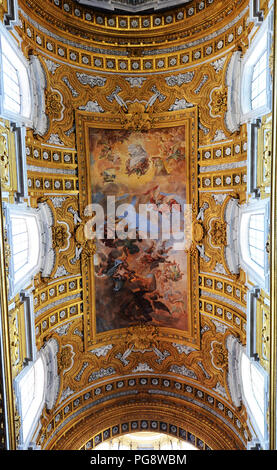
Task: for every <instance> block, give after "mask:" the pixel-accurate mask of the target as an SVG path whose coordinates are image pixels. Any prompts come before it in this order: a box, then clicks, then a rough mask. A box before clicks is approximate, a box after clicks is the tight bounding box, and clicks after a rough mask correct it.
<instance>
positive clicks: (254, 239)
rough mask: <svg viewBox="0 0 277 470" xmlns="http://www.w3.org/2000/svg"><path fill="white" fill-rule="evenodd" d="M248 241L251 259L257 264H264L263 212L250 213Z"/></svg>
mask: <svg viewBox="0 0 277 470" xmlns="http://www.w3.org/2000/svg"><path fill="white" fill-rule="evenodd" d="M248 241H249V251H250V256H251V259H252V261H253V262H254V263H256V264H257V266H258V267H259V268H261V269H264V266H265V220H264V214H263V213H261V214H252V215H250V217H249V228H248Z"/></svg>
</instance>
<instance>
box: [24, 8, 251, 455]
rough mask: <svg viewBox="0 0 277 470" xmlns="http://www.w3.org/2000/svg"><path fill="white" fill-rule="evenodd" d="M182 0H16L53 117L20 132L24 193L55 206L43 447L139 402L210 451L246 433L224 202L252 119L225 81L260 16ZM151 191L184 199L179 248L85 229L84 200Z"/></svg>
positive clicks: (93, 437)
mask: <svg viewBox="0 0 277 470" xmlns="http://www.w3.org/2000/svg"><path fill="white" fill-rule="evenodd" d="M165 3H167V2H165ZM182 3H185V4H184V5H182V6H180V7H179V6H178V8H177V9H174V10H172V11H170V12H168V11H167V12H165V13H164V12H160V13H154V14H151V15H142V16H137V17H136V16H134V15H132V16H122V18H121V17H120V15H112V14H108V13H99V12H96V11H94V10H92V9H90V8H89V7H88V6H86V5H81V4H80V5H77V4H76V2H72V1H71V2H69V1H68V2H66V1H62V0H57V1H52V0H47V1H46V2H44V4H43V6H42V4H41V2H38V1H36V0H28V2H25V1H23V0H20V1H19V6H20V22H21V23H20V26H19V27H18V28H17V32H18V34H19V35H20V37H21V39H22V50H23V52H24V54H25V55H26V57H30V58H32V57H36V58H38V60H39V62H40V64H41V67H42V70H43V77H44V79H45V90H43V92H44V100H45V110H46V115H47V125H46V127H45V129H44V131H43V132H40V133H35V132H32V131H28V132H27V138H26V157H27V165H28V187H29V195H30V201H31V205H32V206H33V207H37V205H38V204H40V203H42V202H46V203H47V204H48V206H49V208H50V210H51V213H52V218H53V225H52V242H53V248H54V249H55V254H56V258H55V266H54V269H53V272H52V273H51V276H50V278H43V277H42V276H38V277H37V279H36V280H35V292H34V305H35V326H36V342H37V347H38V349H39V348H41V347H42V346H43V344H44V343H45V342H46V341H47V340H49V339H50V338H53V339H55V340H56V341H57V344H58V346H59V349H58V366H59V374H60V391H59V395H58V397H57V400H56V405H55V407H54V409H53V410H51V411H49V410H47V409H45V410H44V413H43V417H42V420H41V428H40V429H39V431H38V436H37V442H38V444H40V445H41V446H42V448H52V449H55V448H63V446H66V445H67V444H66V442H68V443H69V442H71V439H72V442H73V441H74V442H75V443H76V445H78V448H90V447H91V446H94V445H96V443H97V442H98V441H97V439H98V440H99V439H104V434H103V433H104V431H105V433H106V434H105V435H106V436H111V435H112V434H113V432H115V431H113V428H114V429H117V430H118V429H120V430H121V432H127V431H130V426H131V423H132V422H135V421H136V419H135V417H134V413H133V412H132V406H133V409H134V410H136V412H137V413H142V414H141V419H140V420H138V419H137V425H136V426H138V427H139V426H142V422H143V421H142V420H143V419H144V420H145V422H146V424H144V426H148V427H152V429H154V426H161V425H162V423H163V424H164V425H165V426H167V429H169V427H170V426H171V425H172V419H171V418H172V417H173V416H174V417H175V418H176V419H177V422H178V423H179V424H178V426H179V427H178V431H177V428H176V430H175V431H176V432H178V433H179V434H178V435H181V433H182V432H183V433H187V434H186V438H187V439H190V438H189V437H188V436H192V437H191V439H190V440H192V439H194V440H195V442H196V441H197V442H198V441H199V442H201V443H202V444H203V443H204V444H203V445H204V446H206V447H207V448H209V447H211V448H214V447H215V446H216V444H215V442H218V443H221V445H223V446H224V445H225V447H226V448H236V449H237V448H244V447H245V445H246V442H247V440H249V439H250V438H251V431H250V430H249V427H248V421H247V414H246V411H245V408H244V406H243V405H241V406H240V407H236V406H235V405H234V403H233V402H232V397H231V394H230V388H229V379H228V377H229V375H228V374H229V372H230V370H229V363H228V347H227V343H228V341H227V338H228V337H229V336H230V335H231V336H232V337H234V338H237V339H238V340H239V341H240V342H241V343H242V345H245V341H246V294H247V288H246V286H245V275H244V273H243V271H242V270H240V271H239V272H237V273H234V272H232V271H231V270H230V267H229V264H228V260H227V258H226V247H227V246H228V237H227V228H228V221H227V220H226V209H227V207H228V204H231V203H233V201H237V203H243V202H244V201H245V197H246V174H247V168H246V159H247V136H246V128H245V126H241V128H240V130H238V131H237V132H235V133H231V132H230V130H229V129H228V126H227V123H226V112H227V105H228V86H227V84H226V79H225V78H226V72H227V70H228V66H229V63H230V60H231V57H232V54H233V53H234V52H235V51H241V53H243V52H244V51H245V50H246V49H247V46H248V34H249V33H250V31H251V28H252V26H253V24H252V23H251V22H250V21H249V9H248V2H246V1H241V0H240V1H238V0H236V1H235V0H234V1H232V2H228V5H227V6H226V4H225V5H223V3H222V2H220V1H216V0H214V1H213V2H212V1H211V0H209V1H206V2H200V3H199V2H194V1H191V2H182ZM187 3H188V4H187ZM201 4H203V5H204V6H203V8H202V7H201V8H200V5H201ZM77 11H78V13H77ZM227 17H228V20H227V19H226V18H227ZM100 18H101V20H100ZM123 19H124V21H125V22H126V23H125V26H124V25H123V23H121V20H123ZM158 19H159V21H158ZM112 20H113V21H112ZM134 20H135V21H137V23H136V25H135V23H134ZM91 38H93V39H91ZM138 150H139V151H138ZM132 152H133V153H132ZM132 158H133V161H132ZM134 162H135V163H134ZM148 194H150V195H151V197H152V199H153V201H154V202H157V200H158V199H159V198H160V197H161V195H162V196H163V197H164V194H167V195H168V194H169V195H170V198H171V200H174V201H175V202H176V201H177V202H178V201H179V202H180V201H184V200H186V201H188V202H189V203H190V204H191V205H192V222H193V231H192V244H191V246H190V247H189V249H188V250H186V251H185V250H184V251H181V252H180V253H177V254H175V256H173V255H172V254H171V252H170V248H168V247H167V250H168V251H167V252H166V250H165V247H164V246H161V247H160V246H157V244H155V243H153V244H149V243H148V242H149V241H147V242H145V241H143V242H137V241H135V242H134V243H127V242H126V243H125V242H122V241H120V243H119V241H118V240H117V239H115V240H113V241H112V242H111V243H110V244H105V243H102V242H99V243H98V244H95V243H94V242H93V241H92V240H87V239H86V237H85V235H84V233H85V232H84V230H85V225H86V223H87V222H88V220H89V217H90V216H91V214H90V216H88V214H87V213H86V207H87V206H88V204H90V203H91V202H92V201H93V200H96V199H97V198H98V199H99V198H100V199H101V198H102V197H104V196H108V195H109V196H111V195H112V196H124V197H125V199H126V201H128V202H130V201H132V200H134V199H135V203H134V204H135V205H136V204H138V203H139V202H142V201H145V200H146V199H147V195H148ZM153 201H152V202H153ZM118 260H119V261H120V265H121V270H120V271H118V269H112V268H115V261H118ZM117 266H118V265H117ZM176 267H177V268H178V269H177V268H176ZM109 269H112V270H111V271H109ZM116 273H117V274H116ZM177 286H178V289H177ZM177 294H178V295H177ZM147 312H148V313H147ZM161 401H162V402H163V406H164V411H163V412H162V411H161V410H160V409H159V403H160V402H161ZM132 403H133V405H132ZM143 413H144V414H143ZM178 416H182V420H183V421H182V420H181V418H180V419H178ZM197 416H198V421H197ZM211 416H213V420H214V421H213V422H214V423H216V425H215V429H214V430H213V431H212V432H211V429H212V428H213V424H212V423H211V422H210V420H211ZM137 418H138V415H137ZM86 422H87V423H90V428H89V425H88V424H86ZM182 422H183V425H182ZM184 422H185V423H187V428H186V429H184ZM93 423H94V424H95V426H94V427H93ZM151 423H152V424H151ZM153 423H154V424H153ZM197 423H198V424H197ZM91 426H92V427H91ZM123 426H125V428H124V427H123ZM126 426H127V427H126ZM134 426H135V425H134ZM92 428H93V430H92ZM124 429H125V431H124ZM133 429H135V427H134V428H133ZM160 429H162V428H161V427H160ZM170 429H171V428H170ZM115 433H116V432H115ZM74 436H75V437H74ZM76 436H77V437H78V438H77V437H76ZM97 436H98V437H97ZM99 436H100V437H99ZM220 436H221V437H220ZM107 438H108V437H107ZM223 441H224V444H223ZM202 444H200V443H199V447H200V448H201V445H202ZM68 445H69V444H68ZM74 445H75V444H74Z"/></svg>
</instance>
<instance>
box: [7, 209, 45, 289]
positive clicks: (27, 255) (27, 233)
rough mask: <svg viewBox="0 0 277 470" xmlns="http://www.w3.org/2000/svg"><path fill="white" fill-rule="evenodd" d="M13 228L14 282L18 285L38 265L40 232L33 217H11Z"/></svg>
mask: <svg viewBox="0 0 277 470" xmlns="http://www.w3.org/2000/svg"><path fill="white" fill-rule="evenodd" d="M11 228H12V253H13V269H14V282H15V283H17V282H18V281H19V280H20V279H21V278H23V277H24V276H26V274H27V273H28V272H29V271H32V269H33V268H34V266H37V265H38V262H39V230H38V226H37V220H36V217H35V216H33V215H29V216H27V215H25V216H20V215H15V216H11ZM31 245H32V246H31Z"/></svg>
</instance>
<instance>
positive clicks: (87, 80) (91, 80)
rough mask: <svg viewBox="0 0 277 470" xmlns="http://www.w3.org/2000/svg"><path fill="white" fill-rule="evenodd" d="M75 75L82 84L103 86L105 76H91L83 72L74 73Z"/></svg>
mask: <svg viewBox="0 0 277 470" xmlns="http://www.w3.org/2000/svg"><path fill="white" fill-rule="evenodd" d="M76 76H77V78H78V80H79V82H80V83H82V85H89V86H90V87H91V88H94V87H95V86H101V87H102V86H104V85H105V83H106V78H103V77H93V76H92V75H87V74H85V73H79V72H77V73H76Z"/></svg>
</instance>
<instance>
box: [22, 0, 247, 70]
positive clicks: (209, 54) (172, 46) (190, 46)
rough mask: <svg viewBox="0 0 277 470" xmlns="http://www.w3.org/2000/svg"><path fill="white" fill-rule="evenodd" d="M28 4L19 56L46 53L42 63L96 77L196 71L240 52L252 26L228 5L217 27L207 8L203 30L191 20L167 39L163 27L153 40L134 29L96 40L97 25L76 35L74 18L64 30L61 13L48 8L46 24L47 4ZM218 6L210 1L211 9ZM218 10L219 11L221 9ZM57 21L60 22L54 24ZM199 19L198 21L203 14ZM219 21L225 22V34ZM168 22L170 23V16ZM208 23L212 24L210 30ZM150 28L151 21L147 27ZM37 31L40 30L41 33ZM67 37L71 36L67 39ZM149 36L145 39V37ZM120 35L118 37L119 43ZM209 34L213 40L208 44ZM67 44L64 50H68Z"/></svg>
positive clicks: (108, 33) (244, 8) (152, 35)
mask: <svg viewBox="0 0 277 470" xmlns="http://www.w3.org/2000/svg"><path fill="white" fill-rule="evenodd" d="M31 1H32V5H31V4H30V3H29V2H28V3H29V5H30V7H31V10H30V9H29V8H28V7H27V6H26V4H24V5H22V9H21V10H20V12H21V14H20V20H21V23H20V27H18V33H19V34H20V35H21V36H22V39H23V43H22V49H23V51H24V52H25V54H26V55H27V56H28V54H29V53H32V51H33V50H37V51H40V52H44V53H46V54H47V56H48V58H49V57H52V58H53V59H58V60H59V61H62V62H68V63H70V64H71V65H72V66H74V65H76V66H79V67H80V66H81V67H85V68H86V69H91V68H92V69H94V70H95V71H99V72H100V71H105V72H109V73H111V72H112V73H114V72H118V73H122V74H126V73H132V74H137V73H138V72H139V73H145V74H146V73H149V72H150V73H151V72H155V73H158V72H159V73H160V72H165V71H174V70H180V69H181V68H184V67H187V66H188V65H189V64H192V65H193V66H195V65H199V64H200V63H201V62H203V61H204V62H206V61H207V60H212V58H213V57H214V56H217V58H218V55H219V54H220V55H222V54H224V52H225V53H226V52H227V51H230V50H231V49H234V48H236V47H240V48H242V49H244V48H245V44H246V43H247V36H248V34H249V33H250V30H251V28H252V26H253V24H252V23H249V21H248V20H247V18H248V8H247V4H248V3H247V2H246V1H245V3H243V5H242V6H241V7H240V8H241V9H240V8H238V7H237V5H236V3H237V2H233V4H232V5H230V6H229V4H230V2H229V3H228V7H226V6H225V7H224V8H223V10H221V12H220V14H219V21H217V19H216V14H215V11H214V8H212V9H210V11H211V12H212V16H211V18H210V20H209V21H208V22H207V24H206V23H205V22H204V23H203V24H201V23H199V21H197V22H195V24H194V23H193V21H194V20H193V16H192V17H190V18H189V19H187V18H186V19H185V20H184V21H183V22H181V23H179V21H177V23H176V24H175V26H174V33H172V34H171V33H170V29H171V28H173V26H172V25H170V24H165V25H164V28H162V32H161V33H160V35H158V36H157V38H156V39H155V28H154V27H151V28H150V27H149V28H146V27H142V28H141V29H139V34H138V30H137V29H136V28H135V29H134V30H133V29H132V28H131V29H127V30H126V33H125V32H124V28H122V29H120V28H116V29H114V30H113V29H109V28H107V30H106V33H105V34H104V36H103V37H102V31H101V29H102V25H97V26H93V22H92V21H88V22H86V23H85V24H86V26H87V27H86V30H85V34H82V31H80V30H79V28H80V25H82V24H83V23H82V21H81V19H80V16H78V17H75V18H74V19H73V20H74V25H73V24H70V26H69V25H67V24H64V21H65V18H67V15H66V12H64V11H60V9H59V8H56V7H54V8H55V10H57V11H56V12H55V15H54V13H53V18H52V19H50V18H51V15H50V13H49V12H48V11H47V9H51V8H52V6H53V5H51V4H49V5H48V6H47V8H46V9H45V8H44V7H43V8H42V7H41V6H38V2H36V1H35V0H31ZM203 3H204V2H203ZM219 3H220V2H218V1H216V0H214V5H213V7H215V6H216V5H219ZM37 8H38V9H39V13H38V16H37V15H35V14H34V11H36V9H37ZM219 8H220V9H222V5H221V3H220V6H219ZM227 12H228V13H227ZM49 15H50V16H49ZM59 15H60V20H58V18H59ZM201 15H203V10H202V12H201V13H200V16H201ZM225 15H227V17H228V21H229V25H228V28H227V29H226V18H225ZM171 16H172V18H174V15H171ZM126 18H127V17H125V21H126ZM197 19H199V18H197ZM206 20H207V18H206ZM206 20H205V21H206ZM119 21H120V20H119ZM147 21H149V20H147ZM57 22H58V24H57ZM211 22H212V23H213V22H214V24H212V25H211ZM150 23H151V21H149V24H150ZM49 24H51V27H49ZM41 25H43V27H44V30H43V32H42V30H41ZM187 25H189V26H187ZM54 31H55V32H54ZM73 31H74V32H75V34H72V32H73ZM145 31H148V34H147V36H145ZM150 31H151V33H149V32H150ZM121 34H123V37H122V38H121V39H120V37H121ZM149 34H150V36H149ZM211 34H212V35H213V38H211ZM78 35H80V38H78ZM98 35H100V37H98ZM111 37H112V39H113V41H112V42H111ZM69 41H70V45H68V42H69ZM117 41H118V43H117ZM155 41H157V44H156V43H155ZM153 48H154V49H153Z"/></svg>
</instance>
